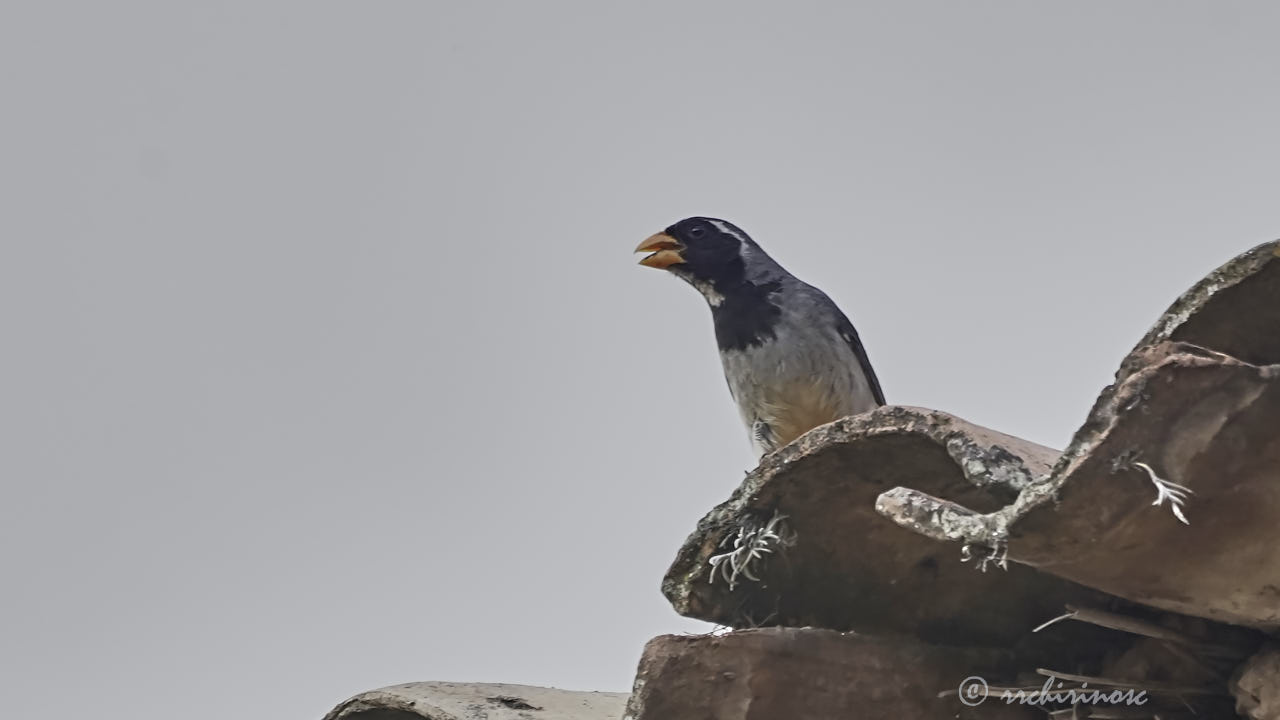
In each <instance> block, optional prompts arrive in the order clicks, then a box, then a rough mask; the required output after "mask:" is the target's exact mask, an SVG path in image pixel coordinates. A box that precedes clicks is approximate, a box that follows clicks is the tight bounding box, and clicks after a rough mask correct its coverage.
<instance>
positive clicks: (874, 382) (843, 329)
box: [835, 308, 884, 405]
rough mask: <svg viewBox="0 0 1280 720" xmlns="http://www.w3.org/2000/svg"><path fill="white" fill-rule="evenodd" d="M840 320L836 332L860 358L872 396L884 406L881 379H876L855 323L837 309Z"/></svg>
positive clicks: (859, 361) (859, 362)
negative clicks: (854, 325)
mask: <svg viewBox="0 0 1280 720" xmlns="http://www.w3.org/2000/svg"><path fill="white" fill-rule="evenodd" d="M835 310H836V315H837V316H838V318H839V319H838V320H837V323H836V330H837V331H839V333H840V337H842V338H844V341H845V342H847V343H849V347H851V348H853V354H854V356H855V357H857V358H858V364H859V365H861V366H862V374H863V375H864V376H865V377H866V378H867V384H868V385H870V386H871V394H872V396H873V397H875V399H876V403H877V404H879V405H884V391H883V390H881V389H880V379H879V378H877V377H876V371H875V370H872V369H871V358H869V357H867V349H866V348H864V347H862V339H861V338H859V337H858V331H857V330H855V329H854V327H853V323H851V322H849V318H847V317H845V315H844V313H842V312H840V308H836V309H835Z"/></svg>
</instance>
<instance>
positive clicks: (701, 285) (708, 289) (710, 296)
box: [689, 280, 724, 307]
mask: <svg viewBox="0 0 1280 720" xmlns="http://www.w3.org/2000/svg"><path fill="white" fill-rule="evenodd" d="M689 284H690V285H692V286H693V287H694V289H696V290H697V291H698V292H700V293H702V297H704V298H706V299H707V304H708V305H710V306H711V307H720V303H722V302H724V296H723V295H721V294H720V293H718V292H716V289H715V288H714V287H712V286H711V283H709V282H706V281H705V280H690V281H689Z"/></svg>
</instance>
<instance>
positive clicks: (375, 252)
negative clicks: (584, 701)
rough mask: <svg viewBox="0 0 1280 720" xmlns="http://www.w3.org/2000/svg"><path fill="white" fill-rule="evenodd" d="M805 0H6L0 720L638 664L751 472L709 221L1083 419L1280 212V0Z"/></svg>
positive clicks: (295, 703)
mask: <svg viewBox="0 0 1280 720" xmlns="http://www.w3.org/2000/svg"><path fill="white" fill-rule="evenodd" d="M783 5H784V4H783V3H775V4H771V5H769V6H764V5H763V4H754V5H753V4H749V3H741V2H735V3H722V4H712V3H697V4H694V3H665V4H664V3H645V4H638V3H637V4H632V5H630V6H628V7H623V6H621V5H620V4H616V3H587V2H578V3H567V2H539V3H531V2H510V3H494V2H471V3H462V2H454V3H444V2H426V1H420V2H372V1H364V2H356V1H348V2H318V1H315V0H309V1H308V2H280V1H277V0H254V1H253V2H222V3H212V2H210V3H177V2H172V1H171V0H163V1H160V0H157V1H155V2H136V1H131V0H120V1H117V2H75V3H45V2H16V1H15V2H6V3H4V6H3V9H0V92H2V95H0V101H2V102H3V113H2V114H0V192H2V193H3V197H4V198H5V202H4V211H3V213H0V238H3V253H2V255H0V331H2V332H3V354H2V355H0V358H2V359H0V368H2V372H0V437H3V451H2V452H0V482H2V483H3V484H2V486H0V492H2V496H0V566H2V568H3V583H4V586H3V611H2V616H0V666H2V667H0V685H3V687H4V689H5V697H6V700H5V702H6V713H7V714H9V715H12V716H14V717H40V716H44V715H48V714H49V713H50V712H52V709H53V708H59V709H65V708H73V707H74V708H80V709H86V708H88V710H89V711H90V712H91V714H92V715H93V716H94V717H98V718H125V717H128V718H167V717H172V716H173V713H172V712H170V710H169V709H167V706H169V705H170V704H171V703H182V704H184V705H188V709H187V710H186V711H184V712H183V713H182V715H183V717H189V718H209V719H212V718H225V717H231V716H246V717H249V716H253V717H256V716H261V717H280V718H309V717H310V718H315V717H318V716H319V715H320V714H321V713H323V712H324V711H325V710H327V709H328V708H329V707H330V706H332V705H333V704H334V703H336V702H338V701H339V700H342V699H343V698H344V697H346V696H348V695H351V694H354V693H356V692H358V691H362V690H365V689H371V688H373V687H377V686H381V685H386V684H390V683H397V682H406V681H411V680H427V679H440V680H476V681H506V682H519V683H534V684H543V685H554V686H559V687H568V688H581V689H601V690H623V689H626V688H628V687H629V684H630V680H631V675H632V672H633V670H634V666H635V661H636V659H637V658H638V656H639V653H640V649H641V647H642V644H643V643H644V641H645V640H646V639H647V638H649V637H650V636H653V635H655V634H659V633H663V632H671V631H690V630H700V629H701V628H703V627H705V626H703V625H702V624H699V623H694V622H692V621H687V620H683V619H681V618H678V617H677V616H675V614H674V613H673V612H672V611H671V609H670V608H669V607H668V606H667V604H666V603H665V601H664V600H663V599H662V597H661V595H660V594H659V592H658V584H659V580H660V578H661V575H662V573H663V571H664V570H665V569H666V567H667V564H668V562H669V561H670V560H671V558H672V556H673V554H674V551H675V550H676V548H677V547H678V546H679V544H680V542H681V541H682V540H683V539H684V537H685V535H686V534H687V533H688V532H689V530H690V529H692V527H693V525H694V523H695V522H696V520H697V519H698V518H699V517H700V516H701V515H702V514H703V513H704V512H705V511H706V510H707V509H709V508H710V507H711V506H712V505H713V504H714V503H717V502H719V501H721V500H723V499H724V498H726V497H727V496H728V494H729V492H730V491H731V489H732V488H733V487H734V486H735V485H736V483H737V482H738V480H739V479H740V478H741V476H742V472H743V470H744V469H746V468H747V467H749V466H750V464H751V456H750V452H749V447H748V444H747V441H746V437H745V434H744V432H743V430H742V429H741V427H740V426H739V423H738V419H737V415H736V411H735V410H734V408H733V405H732V403H731V401H730V399H729V396H728V392H727V391H726V389H725V384H724V380H723V379H722V376H721V372H720V368H719V364H718V360H717V357H716V354H715V347H714V343H713V341H712V336H711V329H710V316H709V313H708V312H707V310H706V309H705V307H704V305H703V301H702V299H701V298H699V297H698V296H697V295H696V294H695V293H694V292H693V291H692V290H690V289H689V288H687V287H685V286H683V285H682V284H681V283H679V282H678V281H676V280H674V279H672V278H669V277H664V276H663V275H662V274H661V273H657V272H654V271H652V270H648V269H644V268H640V267H637V266H636V265H635V258H633V257H632V256H631V254H630V251H631V249H632V248H633V247H634V246H635V245H636V244H637V243H638V242H639V241H640V240H641V239H643V238H644V237H645V236H647V235H648V234H650V233H651V232H654V231H656V230H659V229H661V228H662V227H664V226H666V225H667V224H669V223H670V222H672V221H675V220H677V219H679V218H682V217H684V216H687V215H692V214H709V215H716V216H720V217H725V218H728V219H730V220H732V221H734V222H736V223H737V224H739V225H741V226H742V227H743V228H744V229H746V230H747V231H748V232H749V233H751V234H752V235H753V236H754V237H755V238H756V239H757V240H758V241H760V243H761V244H762V245H764V246H765V247H766V248H767V249H768V250H769V251H770V252H771V253H772V254H773V255H774V256H775V257H776V258H777V259H779V260H780V261H781V262H782V263H783V264H784V265H786V266H787V267H788V268H789V269H791V270H792V271H793V272H794V273H796V274H797V275H799V276H800V277H802V278H804V279H806V280H808V281H810V282H812V283H814V284H816V285H818V286H819V287H822V288H823V289H825V290H826V291H827V292H828V293H829V294H830V295H831V296H832V297H833V298H835V299H836V301H837V302H838V303H840V304H841V306H842V307H843V308H844V309H845V311H846V312H847V313H848V314H849V315H850V317H851V318H852V319H853V321H854V322H855V324H856V325H857V326H858V328H859V330H860V331H861V333H862V336H863V338H864V340H865V341H866V344H867V347H868V349H869V351H870V355H871V358H872V361H873V362H874V364H875V367H876V369H877V371H878V372H879V375H880V378H881V380H882V382H883V384H884V388H885V392H886V393H887V395H888V397H889V400H890V401H891V402H894V403H900V404H912V405H925V406H930V407H935V408H939V409H943V410H948V411H951V412H954V413H957V414H959V415H962V416H964V417H966V418H968V419H970V420H972V421H975V422H978V423H981V424H985V425H988V426H991V427H993V428H996V429H999V430H1002V431H1005V432H1011V433H1015V434H1019V435H1022V436H1024V437H1027V438H1030V439H1033V440H1036V441H1039V442H1042V443H1045V444H1049V445H1053V446H1057V447H1061V446H1063V445H1064V444H1065V443H1066V442H1067V440H1068V439H1069V437H1070V435H1071V433H1072V432H1073V431H1074V429H1075V428H1076V426H1077V425H1078V424H1079V422H1080V421H1081V420H1082V419H1083V417H1084V415H1085V413H1086V411H1087V410H1088V408H1089V406H1090V405H1091V404H1092V402H1093V399H1094V397H1095V396H1096V393H1097V391H1098V390H1099V389H1100V388H1101V387H1102V386H1104V385H1105V384H1106V383H1107V382H1108V380H1109V378H1110V376H1111V374H1112V372H1113V371H1114V369H1115V366H1116V365H1117V363H1118V361H1119V360H1120V358H1121V357H1122V356H1123V355H1124V353H1125V352H1126V351H1127V350H1128V349H1129V348H1130V346H1131V345H1132V344H1133V343H1134V342H1135V341H1136V340H1137V338H1138V337H1139V336H1140V335H1141V333H1142V332H1143V331H1145V330H1146V329H1147V327H1148V325H1149V324H1150V323H1151V322H1152V321H1153V320H1154V319H1155V317H1156V316H1157V314H1158V313H1159V312H1160V311H1161V310H1163V309H1164V307H1165V306H1166V305H1167V304H1168V303H1169V302H1170V301H1171V300H1172V299H1173V298H1174V297H1175V296H1176V295H1177V293H1179V292H1180V291H1181V290H1183V289H1184V288H1185V287H1187V286H1188V285H1190V284H1191V283H1192V282H1194V281H1195V280H1196V279H1198V278H1199V277H1200V276H1202V275H1203V274H1204V273H1206V272H1208V271H1209V270H1211V269H1212V268H1213V267H1215V266H1216V265H1218V264H1219V263H1220V262H1222V261H1224V260H1226V259H1228V258H1229V257H1231V256H1232V255H1234V254H1236V253H1237V252H1239V251H1242V250H1244V249H1246V248H1248V247H1251V246H1253V245H1254V244H1256V243H1259V242H1262V241H1265V240H1269V239H1273V238H1275V237H1276V236H1278V235H1280V202H1278V199H1280V171H1278V168H1280V143H1278V142H1277V138H1278V136H1280V130H1278V128H1280V92H1277V78H1278V77H1280V43H1277V42H1276V38H1277V36H1278V35H1280V4H1275V3H1235V2H1214V3H1204V2H1195V3H1192V2H1171V1H1170V0H1159V1H1156V2H1126V3H1055V4H1050V3H1032V2H1021V1H1018V2H972V1H970V2H954V1H952V0H947V1H945V2H883V3H876V4H868V3H841V4H837V3H834V2H833V3H821V4H815V3H787V4H786V6H785V7H784V6H783ZM246 707H247V708H249V709H246Z"/></svg>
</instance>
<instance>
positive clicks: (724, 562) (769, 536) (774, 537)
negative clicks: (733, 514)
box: [707, 511, 795, 590]
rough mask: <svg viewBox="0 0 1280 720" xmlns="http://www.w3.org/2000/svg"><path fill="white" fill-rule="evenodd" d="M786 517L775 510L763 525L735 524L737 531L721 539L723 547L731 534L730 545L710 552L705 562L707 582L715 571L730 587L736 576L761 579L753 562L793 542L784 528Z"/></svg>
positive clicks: (758, 562)
mask: <svg viewBox="0 0 1280 720" xmlns="http://www.w3.org/2000/svg"><path fill="white" fill-rule="evenodd" d="M786 519H787V516H786V515H782V514H780V513H778V512H776V511H775V512H774V513H773V517H772V518H771V519H770V520H769V522H767V523H765V524H764V525H760V524H759V523H757V522H752V521H747V522H744V523H743V524H742V525H740V526H738V532H737V533H735V534H733V535H729V536H726V537H725V539H724V540H723V541H721V543H720V545H721V547H724V546H725V545H726V544H727V543H728V542H729V540H730V539H731V538H732V540H733V549H731V550H729V551H728V552H724V553H720V554H719V555H712V556H711V558H709V559H708V561H707V562H709V563H710V564H711V575H710V577H708V578H707V580H708V582H715V580H716V575H720V576H722V577H724V579H725V581H726V582H728V583H729V590H733V589H734V587H735V586H736V585H737V583H738V577H739V576H742V577H745V578H746V579H748V580H751V581H753V582H760V576H759V575H757V574H756V571H755V570H754V569H753V567H752V564H753V563H754V564H756V565H759V564H760V563H762V562H763V561H764V557H765V556H766V555H769V554H771V553H773V551H774V550H776V549H778V548H780V547H787V546H789V545H791V544H792V543H793V542H795V537H794V535H793V534H792V533H791V532H790V531H789V530H788V529H787V526H786V523H785V520H786Z"/></svg>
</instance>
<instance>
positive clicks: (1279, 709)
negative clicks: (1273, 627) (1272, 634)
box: [1231, 645, 1280, 720]
mask: <svg viewBox="0 0 1280 720" xmlns="http://www.w3.org/2000/svg"><path fill="white" fill-rule="evenodd" d="M1231 693H1232V694H1233V695H1235V698H1236V712H1237V713H1239V714H1240V716H1241V717H1245V718H1249V720H1280V647H1277V646H1276V645H1269V646H1267V647H1266V648H1263V649H1262V650H1260V651H1258V653H1257V654H1256V655H1254V656H1253V657H1251V658H1249V660H1248V661H1247V662H1245V663H1244V664H1243V665H1241V666H1240V669H1239V670H1238V671H1237V672H1236V674H1235V677H1233V678H1232V681H1231Z"/></svg>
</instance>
